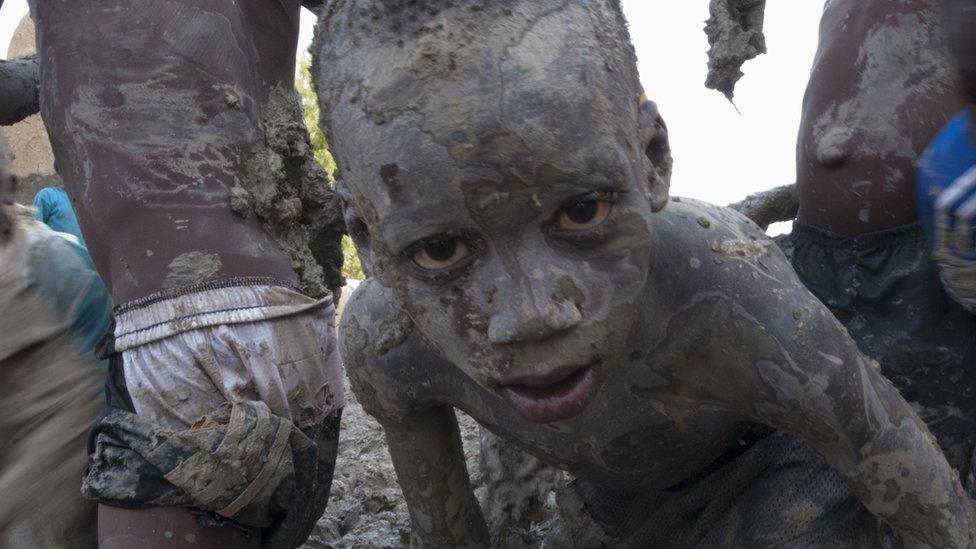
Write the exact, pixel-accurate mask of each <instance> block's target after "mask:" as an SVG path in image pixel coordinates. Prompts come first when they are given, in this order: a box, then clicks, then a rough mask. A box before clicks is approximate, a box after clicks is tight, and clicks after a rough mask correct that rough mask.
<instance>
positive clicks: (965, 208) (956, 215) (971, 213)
mask: <svg viewBox="0 0 976 549" xmlns="http://www.w3.org/2000/svg"><path fill="white" fill-rule="evenodd" d="M974 225H976V166H974V167H972V168H970V169H969V170H968V171H966V172H965V173H963V174H962V175H961V176H959V178H958V179H956V180H955V181H954V182H953V183H952V185H950V186H949V187H947V188H946V189H945V190H944V191H942V193H940V194H939V197H938V199H936V201H935V229H936V249H937V251H938V252H940V253H946V252H949V253H952V254H954V255H957V256H969V255H973V254H974V253H976V241H974V233H973V228H974Z"/></svg>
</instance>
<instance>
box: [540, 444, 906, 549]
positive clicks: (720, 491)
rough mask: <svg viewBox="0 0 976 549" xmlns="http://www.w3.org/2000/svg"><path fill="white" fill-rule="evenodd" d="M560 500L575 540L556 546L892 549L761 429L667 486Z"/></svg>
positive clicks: (562, 495)
mask: <svg viewBox="0 0 976 549" xmlns="http://www.w3.org/2000/svg"><path fill="white" fill-rule="evenodd" d="M556 499H557V502H558V503H559V509H560V519H561V524H565V525H566V526H565V527H564V528H566V529H567V530H568V532H567V534H566V535H565V537H566V538H567V539H568V540H571V543H568V544H564V543H558V542H555V543H548V545H550V546H553V547H559V546H571V547H576V548H578V549H582V548H584V547H614V548H615V549H624V548H633V549H642V548H645V547H660V548H672V547H674V548H691V547H694V548H702V549H705V548H708V549H713V548H723V547H724V548H730V549H731V548H745V549H753V548H773V547H777V548H778V547H810V548H815V547H832V548H851V549H853V548H860V547H877V546H879V545H886V544H888V545H890V544H891V543H892V542H894V543H893V544H894V545H895V546H897V545H898V543H897V538H894V537H893V534H891V532H890V529H888V528H887V527H886V526H884V525H883V524H882V523H881V522H880V521H879V520H877V519H876V518H875V517H874V516H873V515H872V514H871V513H870V512H869V511H868V510H867V509H865V508H864V506H862V505H861V504H860V502H859V501H858V500H857V498H856V497H854V494H853V493H852V492H851V491H850V489H849V488H847V486H846V485H844V483H843V482H842V481H841V480H840V478H839V477H838V476H837V474H836V473H835V472H834V471H833V470H832V469H831V468H830V466H828V465H827V463H826V462H825V461H823V459H822V458H821V457H820V456H819V455H817V453H816V452H814V450H813V449H812V448H811V447H810V446H809V445H808V444H807V443H806V442H804V441H803V440H802V439H800V438H797V437H795V436H791V435H787V434H785V433H781V432H774V431H771V430H769V429H766V428H762V427H759V428H756V430H755V431H754V432H752V433H751V434H749V435H748V436H746V437H744V438H743V439H742V440H740V441H739V442H738V443H736V444H734V445H733V446H732V447H731V448H730V449H729V450H727V451H726V452H725V454H724V455H723V456H722V457H720V458H719V459H718V460H716V461H715V463H713V464H712V465H711V466H710V467H708V468H707V469H706V470H705V471H703V472H702V473H701V474H700V475H699V476H697V477H696V478H693V479H690V480H688V481H686V482H683V483H681V484H679V485H677V486H674V487H671V488H669V489H666V490H659V491H647V492H627V491H622V490H615V489H611V488H607V487H602V486H599V485H596V484H592V483H588V482H584V481H580V480H576V481H573V482H571V483H570V484H569V485H568V486H567V487H565V488H563V489H561V490H560V491H559V492H558V493H557V497H556ZM576 530H579V531H576ZM595 532H598V533H595ZM557 535H559V534H557ZM882 540H884V541H882Z"/></svg>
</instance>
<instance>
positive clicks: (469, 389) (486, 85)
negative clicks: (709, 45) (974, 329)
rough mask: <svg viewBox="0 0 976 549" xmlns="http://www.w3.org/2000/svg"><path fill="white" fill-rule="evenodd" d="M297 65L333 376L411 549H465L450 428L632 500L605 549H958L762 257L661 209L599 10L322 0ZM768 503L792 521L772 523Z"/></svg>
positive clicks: (829, 348)
mask: <svg viewBox="0 0 976 549" xmlns="http://www.w3.org/2000/svg"><path fill="white" fill-rule="evenodd" d="M314 51H315V54H316V59H315V67H314V73H315V74H316V80H317V89H318V92H319V94H320V100H321V101H322V104H323V107H324V108H323V111H322V112H323V115H322V116H323V118H322V125H323V126H324V128H325V129H326V131H327V132H328V134H329V136H330V139H331V143H332V145H333V147H334V151H335V152H336V155H337V159H338V162H339V165H340V169H341V172H342V177H343V180H344V182H345V186H346V194H347V197H346V198H347V201H348V207H347V210H346V217H347V224H348V226H349V228H350V229H351V231H352V232H353V234H354V238H355V240H356V243H357V247H358V248H359V251H360V255H361V257H363V258H364V260H365V262H366V264H367V270H368V271H369V273H370V275H371V277H372V278H371V280H369V281H368V282H366V283H365V284H364V285H363V286H362V287H361V288H360V290H359V291H358V292H357V294H356V296H355V298H354V299H353V301H352V303H351V304H350V306H349V308H348V309H347V312H346V315H345V317H344V321H343V326H341V337H342V340H343V341H342V347H343V350H344V358H345V360H346V364H347V367H348V369H349V373H350V376H351V378H352V381H353V385H354V388H355V390H356V391H357V394H358V395H359V396H360V399H361V400H362V401H363V403H364V406H365V407H366V408H367V410H368V411H369V412H370V413H372V414H373V415H375V416H376V417H377V418H378V419H379V420H380V421H381V422H382V423H383V425H384V427H385V429H386V433H387V439H388V442H389V446H390V452H391V455H392V457H393V460H394V464H395V466H396V469H397V474H398V478H399V482H400V485H401V487H402V488H403V491H404V494H405V496H406V499H407V501H408V504H409V506H410V512H411V517H412V520H413V525H414V530H415V535H416V536H418V537H419V540H420V541H422V542H423V543H424V544H426V545H432V546H482V545H486V544H487V543H488V540H487V532H486V528H485V524H484V520H483V518H482V517H481V514H480V511H479V509H478V505H477V502H476V501H475V499H474V496H473V494H472V491H471V487H470V484H469V480H468V476H467V471H466V470H465V467H464V460H463V457H462V454H461V446H460V440H459V437H458V428H457V424H456V421H455V418H454V415H453V407H456V408H459V409H462V410H464V411H465V412H467V413H469V414H471V415H472V416H473V417H475V418H476V419H477V420H478V421H479V422H481V423H482V424H484V425H485V426H487V427H488V428H490V429H491V430H493V431H494V432H496V433H498V434H499V435H501V436H503V437H505V438H506V439H508V440H511V441H514V442H515V443H517V444H519V445H520V446H522V447H523V448H525V449H526V450H527V451H529V452H531V453H532V454H534V455H536V456H538V457H540V458H541V459H543V460H545V461H547V462H549V463H552V464H554V465H556V466H558V467H560V468H563V469H565V470H567V471H569V472H570V473H571V474H573V475H574V476H576V477H578V478H580V479H584V480H585V481H587V482H589V483H591V485H592V486H595V487H597V488H598V489H604V490H606V491H607V493H611V492H612V491H614V490H616V491H619V490H626V491H628V492H629V493H635V492H639V493H643V494H650V495H651V496H652V497H651V501H650V502H649V503H648V506H649V507H648V512H647V516H648V517H652V518H653V519H654V520H656V521H659V523H660V524H658V526H657V527H654V528H649V529H648V528H644V529H643V531H641V532H638V531H637V530H640V528H639V527H638V528H637V529H636V530H635V528H629V529H628V528H625V527H623V526H621V525H616V526H617V527H618V528H617V529H616V531H614V532H611V533H612V536H611V537H612V538H613V539H614V540H615V541H614V542H615V543H619V544H626V543H627V542H630V543H634V544H643V545H644V546H661V545H681V546H689V545H702V546H774V545H781V544H783V543H793V544H797V543H799V544H804V543H805V544H818V545H819V544H828V545H831V546H860V545H862V544H864V543H870V542H872V541H874V540H876V539H877V536H878V531H879V527H878V523H877V521H875V520H874V518H873V517H872V515H871V514H872V513H873V515H875V516H877V517H880V518H882V519H884V520H885V521H886V522H887V523H889V524H890V525H892V526H894V527H895V528H896V529H897V530H899V531H900V532H901V533H902V534H903V535H905V536H908V537H909V538H914V539H917V540H920V541H923V542H926V543H929V544H932V545H937V546H958V547H962V546H969V545H971V544H972V538H971V535H972V531H973V527H972V524H973V523H972V519H971V516H972V515H971V511H970V508H969V505H970V504H969V502H968V500H967V499H966V498H965V497H964V495H963V493H962V489H961V487H960V485H959V482H958V479H957V478H956V476H955V475H954V474H953V473H952V472H951V470H950V468H949V467H948V465H947V464H946V461H945V459H944V458H943V456H942V454H941V452H940V451H939V450H938V449H937V447H936V446H935V444H934V443H933V441H932V438H931V435H930V434H929V433H928V431H927V429H926V428H925V426H924V424H923V423H922V422H921V421H920V420H919V419H918V417H917V416H916V415H915V413H914V412H913V411H912V410H911V408H910V406H909V405H908V404H907V403H906V402H905V401H904V400H903V399H902V398H901V397H900V396H899V394H898V393H897V391H896V390H895V389H894V388H893V387H892V386H891V384H890V383H889V382H888V381H887V380H885V379H884V378H883V377H882V376H881V375H880V374H879V373H878V372H877V371H876V366H875V365H874V364H873V363H871V362H870V361H868V360H867V359H865V358H864V357H863V355H861V353H860V352H859V351H858V350H857V348H856V346H855V345H854V344H853V342H852V341H851V340H850V338H849V337H848V336H847V334H846V332H845V331H844V330H843V329H842V328H841V327H840V326H839V324H838V323H837V322H836V321H835V320H834V318H833V316H831V315H830V314H829V312H828V311H827V310H826V309H825V308H824V307H823V305H821V304H820V302H818V301H817V300H816V299H814V298H813V297H812V296H811V295H810V294H809V293H808V292H807V291H806V290H805V289H804V288H803V286H802V285H801V284H800V283H799V282H798V280H797V278H796V276H795V274H794V273H793V271H792V269H791V268H790V266H789V264H788V263H787V261H786V260H785V258H784V257H783V256H782V254H781V253H780V252H779V251H778V250H777V249H776V248H775V247H774V246H772V245H771V243H770V242H769V241H768V240H767V239H766V237H765V235H764V234H763V233H762V232H761V231H760V230H759V229H758V228H757V227H755V226H754V225H753V224H751V223H750V222H748V221H747V220H745V219H744V218H742V217H740V216H738V215H737V214H734V213H732V212H729V211H727V210H724V209H721V208H714V207H711V206H707V205H703V204H700V203H695V202H690V201H674V202H672V203H670V204H669V203H668V180H669V174H670V152H669V148H668V143H667V131H666V128H665V125H664V122H663V120H662V119H661V117H660V116H659V115H658V113H657V110H656V108H655V107H654V105H653V103H650V102H648V101H646V100H643V95H642V90H641V86H640V82H639V79H638V75H637V70H636V61H635V58H634V53H633V48H632V47H631V46H630V42H629V38H628V34H627V30H626V23H625V21H624V18H623V15H622V13H621V11H620V6H619V4H618V3H617V2H615V1H610V0H601V1H590V2H583V1H561V2H556V1H548V0H546V1H541V2H529V1H526V0H504V1H497V2H464V3H455V2H446V1H444V2H441V1H435V2H424V3H414V2H384V3H377V2H367V1H365V0H339V1H336V2H333V3H332V4H331V5H330V6H329V7H328V8H327V10H326V11H325V14H324V16H323V18H322V20H321V21H320V24H319V26H318V28H317V36H316V42H315V46H314ZM740 441H741V442H742V443H740ZM811 448H812V450H811ZM784 471H785V472H788V473H789V474H784ZM811 471H812V472H815V473H816V474H817V475H819V476H818V477H817V478H819V479H821V481H822V482H819V483H811V482H809V479H810V475H809V472H811ZM804 475H807V476H806V477H805V478H806V479H807V481H804V480H802V479H803V478H804ZM722 479H738V481H737V482H738V484H734V485H733V484H732V483H731V482H729V483H726V484H722ZM824 485H828V486H829V489H828V490H824V489H823V486H824ZM715 486H718V487H719V488H721V487H723V486H724V487H725V488H726V490H724V493H727V494H732V497H723V498H711V499H709V498H706V497H704V496H705V495H706V493H707V492H708V490H709V489H710V488H709V487H715ZM757 487H758V488H757ZM852 493H853V495H851V494H852ZM784 494H788V495H789V497H788V498H787V499H786V500H785V503H786V504H787V505H788V506H791V507H790V509H792V508H794V507H796V505H797V504H803V505H806V507H805V509H808V510H809V512H807V513H805V514H804V513H801V514H799V515H797V514H796V513H793V514H791V513H785V514H784V513H778V512H776V511H777V509H778V508H777V507H776V506H775V505H774V504H777V505H778V504H782V503H783V497H784V496H783V495H784ZM675 497H678V498H679V499H682V501H681V502H677V501H675V500H674V498H675ZM777 498H779V499H777ZM706 500H707V501H706ZM720 500H721V501H720ZM858 500H859V503H858ZM688 501H699V502H700V504H696V505H697V506H696V505H691V506H690V507H689V506H688V505H686V504H687V502H688ZM662 502H663V503H662ZM672 503H674V504H675V505H677V504H678V503H682V505H684V506H683V507H681V509H682V512H681V513H670V514H669V512H670V511H671V510H674V509H677V507H674V506H672V505H671V504H672ZM869 512H870V513H869ZM682 513H684V514H682ZM676 514H677V515H679V516H674V515H676ZM746 519H748V521H751V523H750V522H746V523H743V521H744V520H746ZM755 525H759V526H761V527H751V526H755ZM610 526H612V525H609V526H608V532H610V531H611V530H613V528H612V527H610ZM638 538H639V539H638Z"/></svg>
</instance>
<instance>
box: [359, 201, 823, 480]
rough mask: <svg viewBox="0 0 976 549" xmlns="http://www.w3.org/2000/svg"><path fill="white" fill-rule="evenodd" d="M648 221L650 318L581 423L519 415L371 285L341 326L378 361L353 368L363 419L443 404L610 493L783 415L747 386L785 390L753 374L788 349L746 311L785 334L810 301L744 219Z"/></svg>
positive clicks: (689, 471)
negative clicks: (758, 420)
mask: <svg viewBox="0 0 976 549" xmlns="http://www.w3.org/2000/svg"><path fill="white" fill-rule="evenodd" d="M653 217H654V223H653V230H652V237H653V238H654V239H655V240H656V241H658V242H660V243H661V245H660V246H658V247H656V248H655V250H654V252H653V256H654V257H653V258H652V265H653V267H652V271H653V272H655V273H656V274H654V275H653V277H652V278H653V281H652V282H651V284H653V285H654V286H655V288H654V291H652V292H648V293H647V294H646V295H645V299H644V302H643V303H641V304H639V306H642V307H649V308H651V309H653V310H659V311H660V315H651V318H650V320H646V321H643V322H640V323H638V325H637V326H634V327H633V334H632V336H631V337H630V338H629V341H630V344H629V348H628V350H629V352H628V353H627V355H626V356H623V357H618V360H616V361H615V362H612V363H610V362H604V363H603V364H601V365H600V367H599V369H598V371H597V373H596V375H597V385H598V389H597V391H596V394H595V396H594V398H593V400H592V401H591V402H590V403H589V405H588V406H587V407H586V408H585V409H584V410H583V412H582V413H581V414H579V415H578V416H576V417H573V418H571V419H569V420H565V421H562V422H557V423H550V424H536V423H530V422H528V421H525V420H524V419H522V418H520V417H519V416H518V415H516V413H515V411H514V410H513V409H512V406H511V404H509V403H508V402H507V401H506V400H505V399H503V398H502V397H501V396H499V395H498V394H496V393H494V392H493V391H491V390H489V389H487V388H485V387H483V386H481V385H479V384H477V383H475V382H474V381H473V380H472V379H471V378H469V377H467V376H466V375H465V374H463V373H462V371H461V370H460V369H458V368H457V367H456V366H454V365H453V364H451V363H449V362H447V361H446V360H445V359H443V358H442V357H441V355H440V354H439V353H438V352H437V351H435V350H434V349H433V348H432V347H430V346H429V345H428V344H427V343H426V342H425V341H424V340H423V338H422V337H421V335H420V334H419V333H418V330H416V329H413V328H412V327H411V324H410V321H409V318H407V317H406V315H404V314H403V313H402V312H401V313H399V314H397V313H395V312H394V310H392V309H391V308H390V307H391V303H392V302H393V301H394V298H392V295H391V292H390V291H389V290H387V289H385V288H382V287H381V286H379V285H378V284H376V283H373V282H367V283H366V284H365V285H364V286H363V288H362V289H361V290H360V291H359V292H358V296H357V297H356V298H354V303H353V304H352V305H351V309H350V310H351V311H352V313H351V315H350V316H349V317H348V318H347V319H346V320H345V321H344V324H345V327H344V331H345V333H346V334H347V335H346V336H345V337H346V341H347V342H346V348H347V352H348V350H349V349H353V351H352V352H353V353H355V352H366V353H369V354H373V355H374V356H375V357H376V358H375V360H376V365H375V366H373V367H370V368H369V369H367V370H366V371H356V370H355V369H354V370H353V371H352V372H351V375H352V376H353V377H354V378H359V379H354V387H356V390H357V393H358V394H359V395H360V398H361V400H362V401H363V402H364V405H365V406H366V408H367V410H369V411H371V412H373V413H379V414H381V415H387V416H393V417H394V418H395V417H396V416H403V415H406V414H409V413H410V412H411V410H414V409H416V408H420V407H424V406H430V405H442V404H447V405H452V406H455V407H456V408H458V409H461V410H463V411H465V412H466V413H468V414H470V415H471V416H473V417H474V418H475V419H476V420H478V421H479V422H480V423H482V424H483V425H485V426H486V427H488V428H489V429H490V430H492V431H495V432H496V433H497V434H499V435H501V436H503V437H505V438H507V439H510V440H513V441H515V442H516V443H518V444H519V445H520V446H522V447H523V448H525V449H526V450H528V451H529V452H531V453H532V454H534V455H536V456H538V457H540V458H541V459H543V460H544V461H547V462H549V463H552V464H554V465H556V466H558V467H559V468H562V469H565V470H567V471H569V472H571V473H572V474H574V475H575V476H577V477H579V478H583V479H586V480H588V481H592V482H597V483H600V484H603V485H608V486H616V487H619V488H626V489H642V490H647V489H661V488H666V487H669V486H672V485H674V484H676V483H678V482H681V481H684V480H687V479H688V478H690V477H692V476H694V475H695V474H696V473H698V472H699V471H701V470H703V469H704V468H706V467H707V466H708V465H709V464H710V463H712V462H713V461H714V460H715V459H717V458H718V457H719V456H720V455H722V454H723V453H724V452H725V451H726V450H727V449H728V448H729V447H730V446H732V445H733V444H735V443H736V441H737V440H738V439H739V437H741V436H742V435H743V433H745V432H746V431H748V429H749V428H750V426H751V425H753V423H752V422H753V420H751V419H749V418H747V416H750V417H756V416H762V415H764V414H768V413H773V412H772V411H773V410H776V409H777V408H780V407H782V405H781V403H779V402H776V401H775V399H772V398H770V397H769V396H768V395H769V394H772V393H774V392H775V391H770V392H769V393H767V394H766V396H764V395H763V394H761V393H763V391H761V390H757V389H756V386H757V384H760V385H763V384H776V383H786V382H781V381H777V380H773V379H762V378H761V376H760V375H758V374H756V373H755V372H756V371H757V370H756V369H755V368H754V365H755V364H760V368H759V371H762V369H763V367H762V365H764V364H770V365H772V364H786V363H790V362H792V359H791V357H790V356H789V355H790V351H789V350H788V349H787V348H786V346H785V345H784V343H783V342H782V341H780V340H779V339H778V337H780V336H774V335H772V334H773V333H775V332H778V331H779V328H776V329H768V328H767V327H766V326H763V325H762V321H761V320H759V319H760V318H762V317H768V316H769V315H768V314H767V313H766V312H758V311H755V310H751V309H753V308H754V307H756V306H758V304H760V303H765V304H766V305H764V306H765V307H769V306H772V305H773V304H774V303H775V304H776V306H777V307H779V308H780V309H782V310H780V311H779V312H778V313H777V314H776V315H774V316H777V317H778V318H779V319H780V320H781V324H784V325H786V326H787V328H788V330H787V332H785V333H787V334H789V335H791V336H792V335H794V332H793V329H794V327H795V328H796V330H797V332H798V331H799V329H800V327H801V326H802V323H803V321H804V315H805V314H807V313H805V312H804V311H805V310H806V309H805V307H806V306H809V303H808V302H807V301H804V300H803V299H800V300H799V301H798V300H797V298H796V297H791V296H790V294H789V293H788V292H786V291H784V290H782V289H780V287H785V286H788V285H789V284H790V283H795V280H794V279H792V276H793V275H792V270H791V269H790V267H789V265H788V264H787V263H786V261H785V258H783V257H782V255H781V254H779V253H778V250H777V249H776V248H775V247H774V246H773V245H772V243H771V242H769V241H768V240H767V239H766V238H765V236H764V235H762V233H761V231H760V230H759V229H758V228H756V227H755V226H753V225H750V224H748V223H747V222H746V221H744V219H742V218H741V217H738V216H736V215H734V214H731V213H729V212H727V211H726V210H724V209H720V208H714V207H710V206H706V205H701V204H697V203H689V202H687V201H686V202H675V203H672V204H671V205H669V206H668V208H666V209H665V210H664V211H663V212H661V213H658V214H654V215H653ZM770 297H772V301H771V300H770ZM805 299H812V298H809V296H807V298H805ZM356 301H359V302H360V303H358V304H357V303H355V302H356ZM364 309H365V310H364ZM350 340H351V341H352V344H350ZM346 360H347V362H351V363H358V362H360V361H362V360H363V357H356V356H352V357H350V356H347V357H346ZM795 375H796V376H797V378H798V379H800V382H804V380H802V377H803V374H802V372H796V373H795Z"/></svg>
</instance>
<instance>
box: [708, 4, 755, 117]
mask: <svg viewBox="0 0 976 549" xmlns="http://www.w3.org/2000/svg"><path fill="white" fill-rule="evenodd" d="M708 10H709V12H710V14H711V17H710V18H709V19H708V21H707V22H706V23H705V35H706V36H708V45H709V49H708V77H707V78H706V79H705V87H706V88H709V89H713V90H717V91H720V92H722V94H724V95H725V97H726V98H728V99H729V100H730V101H731V100H732V97H733V95H734V94H735V83H736V82H738V81H739V79H740V78H742V77H743V76H744V73H743V72H742V65H743V64H744V63H745V62H746V61H748V60H750V59H753V58H755V57H757V56H759V55H761V54H764V53H766V37H765V35H763V17H764V15H765V11H766V0H711V3H710V4H709V6H708Z"/></svg>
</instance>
